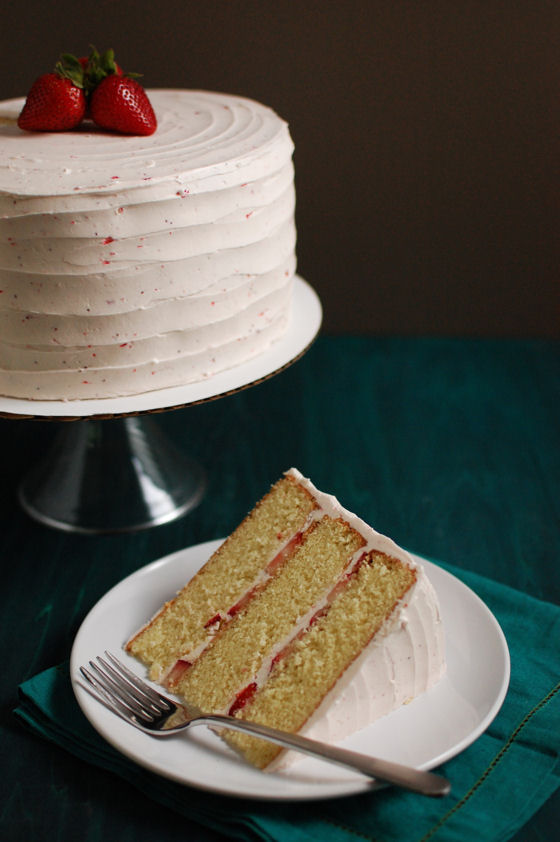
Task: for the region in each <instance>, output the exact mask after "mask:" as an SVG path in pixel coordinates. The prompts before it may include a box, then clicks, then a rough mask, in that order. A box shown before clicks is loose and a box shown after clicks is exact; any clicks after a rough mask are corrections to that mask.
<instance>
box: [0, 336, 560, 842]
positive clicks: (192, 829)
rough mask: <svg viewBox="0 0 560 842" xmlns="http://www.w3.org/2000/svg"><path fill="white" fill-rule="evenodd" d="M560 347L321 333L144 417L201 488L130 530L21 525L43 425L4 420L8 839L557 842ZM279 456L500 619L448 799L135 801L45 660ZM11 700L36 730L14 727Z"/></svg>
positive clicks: (130, 781) (242, 494)
mask: <svg viewBox="0 0 560 842" xmlns="http://www.w3.org/2000/svg"><path fill="white" fill-rule="evenodd" d="M559 362H560V354H559V346H558V344H556V343H552V342H539V341H534V342H508V341H496V342H493V341H474V340H472V341H461V340H436V339H433V340H414V339H409V340H408V339H406V340H405V339H403V340H399V339H368V338H354V339H349V338H322V339H320V340H319V341H318V342H317V343H316V345H315V346H314V347H313V348H312V349H311V351H310V352H309V353H308V355H307V356H306V357H305V358H304V359H303V360H301V361H300V362H299V363H297V364H296V365H295V366H294V367H293V368H291V369H289V370H288V371H286V372H284V373H283V374H282V375H280V376H278V377H276V378H274V379H272V380H270V381H269V382H266V383H264V384H262V385H261V386H259V387H258V388H255V389H251V390H248V391H246V392H244V393H242V394H239V395H235V396H231V397H228V398H225V399H223V400H220V401H217V402H215V403H210V404H206V405H203V406H198V407H193V408H187V409H184V410H179V411H176V412H173V413H169V414H165V415H162V416H160V417H159V418H158V421H159V423H161V425H162V427H163V428H164V430H165V431H166V432H167V433H168V434H169V435H170V436H172V437H173V438H174V439H175V440H176V442H177V443H178V444H179V445H180V446H182V447H183V448H184V449H185V450H186V451H187V452H188V453H189V454H190V455H192V456H195V457H196V458H197V459H198V460H199V461H200V462H202V463H203V464H204V465H205V466H206V467H207V469H208V471H209V475H210V482H209V487H208V492H207V495H206V497H205V499H204V500H203V502H202V503H201V505H200V506H199V508H198V509H196V511H195V512H193V513H192V514H190V515H188V516H187V517H185V518H183V519H182V520H180V521H177V522H176V523H172V524H169V525H167V526H163V527H158V528H157V529H153V530H150V531H148V532H142V533H137V534H133V535H114V536H98V537H87V536H79V535H72V534H65V533H62V532H57V531H54V530H49V529H47V528H44V527H42V526H40V525H38V524H35V523H33V522H32V521H30V520H29V519H28V518H27V517H26V516H25V515H24V514H23V512H22V511H21V510H20V508H19V506H18V504H17V500H16V488H17V483H18V482H19V479H20V478H21V476H22V475H23V473H24V472H25V470H26V469H27V468H28V467H29V465H31V464H32V463H33V461H34V459H35V458H36V455H37V454H38V453H40V452H41V450H42V449H43V447H44V446H45V443H46V442H47V441H48V440H49V439H50V438H51V437H52V435H53V433H54V428H55V427H56V425H53V424H49V423H40V422H37V421H8V420H2V421H0V424H1V425H2V430H3V433H4V436H3V443H4V448H3V451H4V464H3V480H4V482H3V483H2V495H3V499H2V507H1V510H0V517H1V519H2V524H1V527H2V528H1V531H0V534H1V535H2V544H1V549H2V552H1V558H2V565H3V568H2V571H3V593H4V597H5V598H4V607H3V611H2V612H1V614H0V633H1V635H2V639H3V640H4V641H6V642H7V644H8V645H6V647H5V649H4V652H3V655H4V657H3V682H2V688H3V698H2V710H3V715H2V739H1V742H0V745H1V746H2V749H1V750H2V763H3V768H2V772H3V774H2V779H1V781H2V782H1V784H0V792H1V796H2V803H3V811H2V813H1V817H0V835H2V838H6V839H8V840H12V839H13V840H20V839H21V840H28V839H43V838H56V839H57V840H60V841H61V842H66V840H75V839H78V838H79V839H83V840H86V842H94V840H98V839H100V838H108V839H117V838H118V839H122V840H126V839H142V842H152V840H153V841H154V842H155V840H157V842H168V840H169V842H170V840H172V839H175V838H176V837H177V836H178V835H179V834H180V835H181V836H182V837H184V838H189V840H200V842H215V841H216V840H220V839H223V838H224V836H225V837H226V838H232V837H241V838H244V837H248V838H252V837H258V836H261V837H262V838H265V839H267V838H269V839H283V838H286V839H294V840H298V839H309V840H311V839H318V840H323V839H330V838H332V839H350V838H358V839H360V838H365V839H370V840H380V842H381V840H387V842H388V841H389V840H392V839H397V838H398V839H403V840H405V842H406V840H408V839H415V840H419V839H422V838H426V839H427V838H435V839H441V840H447V839H450V840H453V839H465V838H469V839H470V838H472V837H473V836H474V835H475V833H476V836H477V837H480V838H481V839H485V838H488V839H504V840H505V839H509V838H515V840H516V842H520V840H523V842H526V840H527V842H536V840H538V839H548V838H553V835H554V833H555V832H556V830H557V819H558V804H559V801H558V793H556V796H553V797H552V798H549V799H548V800H547V796H549V795H552V793H553V791H554V790H555V788H556V787H557V783H558V766H557V757H558V733H559V731H560V729H559V727H558V725H559V723H558V716H559V713H558V694H557V693H556V692H555V688H556V687H557V684H558V678H559V675H558V673H559V664H558V651H559V643H560V640H559V631H558V607H557V605H558V603H559V602H560V576H559V573H558V557H559V555H560V552H559V551H560V516H559V515H560V512H559V511H558V509H559V500H560V496H559V495H558V477H559V476H560V448H559V436H558V431H559V430H560V394H559V393H560V384H559V372H560V366H559ZM76 423H80V422H76ZM83 423H90V422H83ZM103 423H113V422H112V421H107V422H103ZM291 465H295V466H296V467H299V468H300V469H301V470H302V471H303V472H304V473H305V474H308V475H309V476H311V477H312V478H313V479H314V480H315V482H316V483H317V485H319V487H323V488H325V489H329V490H331V491H333V492H334V493H335V494H337V496H339V497H340V498H341V499H342V500H343V501H344V503H345V504H346V505H347V506H348V507H349V508H351V509H353V510H354V511H357V512H358V513H359V514H361V515H362V516H363V517H365V518H366V519H367V520H368V521H370V522H371V523H372V524H373V525H374V526H376V527H377V528H378V529H380V530H382V531H384V532H387V533H389V534H390V535H392V536H393V537H394V538H395V539H396V540H397V541H398V542H399V543H400V544H402V545H404V546H406V547H408V548H409V549H410V550H412V551H413V552H416V553H418V554H420V555H425V556H427V557H429V558H436V559H441V560H442V561H443V563H445V564H450V565H452V566H453V567H452V569H453V571H454V572H455V573H456V574H457V575H458V576H460V577H461V578H462V579H464V580H465V581H466V582H467V584H469V585H470V586H471V587H473V589H474V590H475V591H477V592H478V593H479V594H480V595H481V597H482V598H483V599H484V600H485V601H486V602H487V603H488V605H489V606H490V608H491V609H492V610H493V611H494V613H495V614H496V616H497V617H498V619H499V620H500V622H501V623H502V626H503V628H504V631H505V632H506V636H507V638H508V642H509V645H510V648H511V652H512V683H511V689H510V692H509V693H508V696H507V698H506V701H505V704H504V706H503V709H502V711H501V712H500V714H499V716H498V717H497V719H496V720H495V722H494V723H493V725H492V726H491V727H490V728H489V729H488V731H487V732H486V734H484V735H483V736H482V737H481V738H480V739H479V740H478V741H477V742H476V743H475V744H474V745H473V746H471V747H470V748H469V749H467V750H466V751H465V752H464V753H463V754H462V755H461V756H459V757H457V758H455V759H453V760H451V761H449V763H447V764H446V766H445V772H446V773H447V774H448V775H449V776H450V777H451V778H452V780H453V785H454V789H453V793H452V795H451V796H449V798H447V799H446V800H445V801H437V802H436V801H429V802H428V801H425V800H424V799H421V798H419V797H417V796H411V795H405V794H403V793H398V792H396V791H393V790H390V791H385V792H383V793H376V794H374V795H371V796H358V797H355V798H350V799H342V800H335V801H332V802H330V803H322V802H321V803H318V804H295V805H282V806H280V805H263V804H257V805H256V804H253V803H251V804H240V803H239V802H233V801H231V800H230V799H226V798H223V797H217V796H213V795H209V794H207V793H200V792H195V791H193V790H189V789H186V788H181V787H174V786H170V785H169V784H167V783H164V782H162V781H161V780H159V779H155V783H156V785H157V788H158V793H157V795H156V798H155V799H152V798H147V797H145V795H144V794H143V793H144V792H145V791H146V788H147V785H148V783H151V782H152V779H151V777H150V776H148V774H147V773H145V772H144V771H143V770H140V769H138V768H137V767H134V766H129V765H128V763H126V762H124V764H123V760H122V758H120V757H118V755H113V754H112V752H111V751H110V750H109V751H108V750H107V747H106V746H105V745H104V744H102V743H101V742H100V741H99V739H98V738H97V737H96V736H95V734H94V733H93V732H92V731H91V730H90V728H89V725H88V724H87V723H85V722H84V720H83V719H82V718H81V717H80V716H78V715H76V710H75V707H74V702H73V698H72V696H71V694H70V693H69V688H68V683H67V680H66V678H65V675H64V670H63V669H60V670H50V668H51V667H52V665H53V664H58V663H64V662H65V661H66V660H67V658H68V655H69V652H70V648H71V644H72V641H73V638H74V636H75V634H76V631H77V629H78V628H79V625H80V623H81V621H82V619H83V617H84V616H85V614H86V613H87V611H88V610H89V609H90V608H91V607H92V605H94V604H95V602H96V601H97V600H98V599H99V598H100V597H101V596H102V595H103V594H104V593H105V592H106V591H107V590H108V589H109V588H110V587H111V586H112V585H114V584H115V583H116V582H118V581H119V580H120V579H122V578H123V576H125V575H127V574H128V573H130V572H132V571H133V570H135V569H137V568H139V567H141V566H142V565H144V564H146V563H148V562H149V561H151V560H153V559H155V558H159V557H161V556H163V555H166V554H168V553H170V552H173V551H174V550H177V549H180V548H182V547H185V546H189V545H192V544H196V543H199V542H201V541H205V540H209V539H212V538H217V537H219V536H222V535H224V534H227V532H228V531H229V530H230V529H231V527H232V525H234V524H235V523H236V522H237V521H238V520H239V519H240V517H241V516H242V515H243V514H244V513H245V512H246V511H247V509H248V508H249V507H250V506H251V505H252V503H253V502H254V500H255V499H257V498H258V497H259V496H260V495H261V493H262V490H263V488H266V487H267V486H268V485H269V484H270V482H272V481H274V479H276V478H277V477H278V476H279V475H280V473H281V472H282V471H283V470H285V469H286V468H287V467H289V466H291ZM504 586H505V587H504ZM18 685H21V686H22V691H21V692H22V694H23V695H22V697H21V698H19V700H18V692H17V688H18ZM55 690H56V698H57V700H58V701H57V705H61V706H62V707H61V709H59V710H58V714H57V715H59V714H60V713H61V711H63V710H65V709H66V707H65V706H67V709H68V711H69V713H70V716H71V718H70V722H71V730H70V731H69V732H67V733H66V734H63V733H62V732H59V733H58V736H57V737H56V739H57V741H58V742H61V743H66V747H67V748H69V749H70V751H62V750H60V748H58V747H57V746H55V745H53V743H52V741H51V740H52V738H53V734H52V733H51V732H50V729H51V728H53V727H55V726H53V721H54V717H53V711H52V707H51V702H52V698H53V695H52V694H53V692H54V691H55ZM18 704H19V705H20V710H21V711H22V714H21V715H22V716H25V717H26V718H29V717H31V718H33V719H34V720H35V722H36V725H37V727H38V728H39V729H43V730H44V732H45V735H47V736H49V740H44V739H39V738H37V735H36V734H35V733H32V732H30V731H29V729H28V728H23V727H22V724H21V719H20V720H19V721H18V720H17V719H16V718H15V717H14V715H13V710H14V708H16V706H17V705H18ZM82 729H83V730H82ZM88 740H91V747H92V749H94V751H95V756H94V757H91V756H89V755H88V757H87V758H84V759H86V760H94V763H91V762H84V760H82V759H81V758H77V757H76V756H75V753H79V752H82V751H85V749H84V746H87V745H88V743H87V741H88ZM96 762H97V763H99V764H100V765H101V766H103V767H104V768H103V769H101V768H99V766H96V765H95V763H96ZM117 767H118V768H117ZM106 768H113V769H114V770H115V771H116V772H117V774H108V773H107V771H105V769H106ZM162 803H165V804H167V805H168V807H167V809H162V806H161V805H162ZM38 804H40V805H41V809H40V810H38V809H36V806H37V805H38ZM541 804H544V806H543V807H542V808H541V809H540V810H539V812H538V813H537V814H536V815H535V811H537V810H538V808H539V805H541ZM482 818H484V821H482ZM484 828H486V829H487V830H484ZM484 833H486V834H487V835H486V836H484Z"/></svg>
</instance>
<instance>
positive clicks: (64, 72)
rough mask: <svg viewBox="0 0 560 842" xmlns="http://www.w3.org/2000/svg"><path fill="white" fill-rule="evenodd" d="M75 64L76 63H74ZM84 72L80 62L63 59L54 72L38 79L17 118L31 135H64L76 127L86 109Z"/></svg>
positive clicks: (21, 126) (19, 124) (20, 124)
mask: <svg viewBox="0 0 560 842" xmlns="http://www.w3.org/2000/svg"><path fill="white" fill-rule="evenodd" d="M74 62H75V63H74ZM83 79H84V75H83V70H82V68H81V65H80V64H79V62H78V60H77V59H74V61H68V60H67V59H66V58H65V57H63V58H62V59H61V60H60V61H59V62H58V63H57V65H56V67H55V69H54V71H53V72H52V73H44V74H43V75H42V76H39V78H38V79H36V80H35V82H34V83H33V85H32V86H31V89H30V91H29V93H28V94H27V99H26V100H25V105H24V106H23V109H22V111H21V113H20V115H19V117H18V126H19V127H20V129H25V130H26V131H30V132H63V131H68V130H69V129H73V128H75V127H76V126H77V125H78V124H79V123H80V122H81V120H82V119H83V116H84V114H85V110H86V95H85V92H84V89H83Z"/></svg>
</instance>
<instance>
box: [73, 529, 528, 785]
mask: <svg viewBox="0 0 560 842" xmlns="http://www.w3.org/2000/svg"><path fill="white" fill-rule="evenodd" d="M223 540H224V539H223V538H219V539H212V540H208V541H203V542H200V543H198V544H193V545H190V546H188V547H185V548H183V549H180V550H176V551H174V552H172V553H169V554H167V555H165V556H162V557H161V558H158V559H155V560H153V561H151V562H148V563H147V564H145V565H143V566H142V567H140V568H138V569H137V570H134V571H132V572H131V573H129V574H128V575H127V576H125V577H123V578H122V579H121V580H120V581H118V582H117V583H115V584H114V585H113V586H112V587H111V588H110V589H109V590H108V591H106V593H105V594H103V596H101V597H100V598H99V600H98V601H97V602H96V603H95V604H94V605H93V606H92V607H91V608H90V610H89V611H88V612H87V614H86V615H85V617H84V619H83V621H82V623H81V624H80V627H79V629H78V631H77V633H76V635H75V637H74V641H73V645H72V650H71V655H70V679H71V684H72V690H73V692H74V696H75V698H76V700H77V703H78V705H79V707H80V709H81V711H82V713H83V714H84V716H85V717H86V719H87V720H88V722H89V723H90V725H92V727H93V728H94V730H95V731H96V732H97V733H98V734H99V735H100V736H101V737H102V738H103V739H104V740H106V742H108V743H109V744H110V745H111V746H112V747H113V748H114V749H115V750H116V751H118V752H119V753H120V754H122V755H124V756H125V757H127V758H128V759H129V760H131V761H132V762H133V763H135V764H136V765H137V766H140V767H143V768H145V769H147V770H149V771H150V772H152V773H154V774H156V775H158V776H160V777H162V778H165V779H168V780H171V781H174V782H175V783H178V784H180V785H184V786H191V787H193V788H195V789H198V790H203V791H206V792H211V793H215V794H220V795H226V796H228V797H233V798H241V799H252V800H257V801H316V800H321V799H325V798H333V797H336V798H338V797H347V796H351V795H357V794H360V793H363V792H372V791H375V790H378V789H382V788H384V786H385V785H384V784H383V783H381V782H376V781H368V780H367V779H365V778H364V779H362V778H355V779H354V778H353V779H351V780H349V781H345V780H343V781H335V782H332V781H326V782H323V783H321V782H319V783H318V784H317V786H318V790H317V791H315V790H314V791H312V792H310V791H307V790H305V785H306V783H307V784H308V785H309V782H303V783H302V782H301V781H296V783H297V787H299V789H297V787H296V791H295V792H291V791H290V792H276V791H275V792H274V793H272V792H268V791H267V792H260V791H258V792H248V791H247V789H246V788H236V787H234V786H232V787H230V788H224V786H222V785H219V784H211V783H208V782H206V781H204V780H203V781H199V780H197V779H196V777H195V776H188V777H187V776H185V775H184V774H183V775H179V774H176V773H175V772H174V771H173V770H166V769H165V768H164V767H162V765H161V763H157V762H151V761H150V760H149V759H146V758H143V757H139V756H138V753H137V752H134V751H132V750H129V749H128V747H127V746H126V745H124V747H123V745H122V741H120V740H119V738H118V729H117V733H116V736H115V734H114V733H113V731H112V730H111V729H109V730H108V729H106V728H104V727H103V725H102V724H101V725H100V723H99V721H98V718H97V717H96V716H95V714H94V715H93V716H92V715H91V712H90V709H89V707H88V703H89V704H90V705H91V710H93V711H95V710H96V705H99V703H98V702H97V703H95V704H92V702H94V699H93V697H92V696H91V694H89V693H88V692H87V689H86V688H85V687H84V684H83V683H81V681H80V677H79V666H80V664H81V663H83V659H82V658H81V657H80V656H79V651H80V646H81V644H82V638H83V637H84V636H85V635H86V633H87V631H88V628H89V626H90V624H91V623H92V622H93V621H94V620H95V616H96V614H97V613H99V612H101V611H102V610H103V608H104V606H105V604H106V603H107V602H110V601H111V600H112V599H114V597H115V595H117V594H118V592H119V591H120V590H125V591H126V589H127V588H128V587H130V585H131V583H132V582H135V581H136V580H139V579H141V578H144V577H145V576H148V577H149V576H151V575H154V574H156V575H157V572H158V570H160V569H165V568H167V567H168V566H169V565H173V564H174V563H180V562H181V561H183V560H184V559H185V557H188V555H189V554H191V553H192V554H200V555H201V558H202V560H201V561H200V563H199V564H198V566H197V567H196V568H195V571H196V569H198V568H199V567H200V566H202V564H204V561H205V559H207V558H208V557H209V556H210V554H211V553H212V552H214V551H215V549H216V548H217V547H218V546H219V545H220V544H221V543H222V542H223ZM409 555H411V557H412V558H413V559H414V560H415V561H416V562H417V563H419V564H421V565H422V566H424V568H425V569H426V572H427V575H428V578H429V579H430V581H432V572H433V571H434V570H435V571H437V574H436V578H437V577H440V578H441V580H442V581H443V582H445V583H447V585H448V586H451V587H452V588H454V589H455V590H456V591H458V592H459V593H460V594H462V595H463V596H466V597H467V598H468V599H469V600H470V601H471V602H473V603H474V604H476V606H477V608H478V610H479V611H482V612H483V614H484V615H485V618H486V620H487V622H489V624H490V626H491V627H492V629H493V631H494V634H495V641H494V642H495V643H497V644H498V646H499V650H500V653H501V655H502V662H501V670H502V673H501V674H502V678H501V684H500V687H499V690H498V692H497V693H496V695H495V697H494V699H493V702H492V704H491V705H490V707H489V709H488V711H487V712H486V714H485V716H483V717H482V718H481V719H480V720H479V721H478V722H477V724H476V726H475V727H474V728H473V729H471V731H470V732H469V733H468V734H467V735H465V736H464V737H463V738H462V739H461V740H460V741H458V742H457V743H455V744H453V745H452V746H449V748H448V749H447V750H445V751H442V752H440V753H439V754H437V755H436V756H434V757H431V758H430V759H429V761H427V762H425V763H423V764H420V765H418V768H420V769H433V768H435V767H437V766H440V765H441V764H442V763H444V762H446V761H447V760H450V759H451V758H453V757H455V756H456V755H458V754H460V753H461V752H462V751H464V750H465V749H466V748H468V746H469V745H471V744H472V743H473V742H475V741H476V740H477V739H478V738H479V737H480V736H481V735H482V734H483V733H484V731H486V729H487V728H488V727H489V725H490V724H491V723H492V721H493V720H494V719H495V717H496V716H497V714H498V712H499V710H500V708H501V707H502V704H503V702H504V699H505V697H506V695H507V691H508V688H509V680H510V674H511V661H510V654H509V648H508V645H507V640H506V637H505V635H504V632H503V630H502V628H501V626H500V624H499V622H498V620H497V619H496V617H495V616H494V614H493V613H492V611H491V610H490V608H489V607H488V606H487V605H486V603H485V602H484V601H483V600H482V599H481V598H480V597H479V596H478V594H476V593H475V591H473V590H472V588H470V587H469V586H468V585H466V584H465V583H464V582H462V581H461V580H460V579H459V578H458V577H457V576H454V575H453V574H452V573H450V572H449V571H448V570H446V569H445V568H443V567H441V566H440V565H439V564H437V563H436V562H434V561H430V560H429V559H427V558H425V557H423V556H419V555H417V554H415V553H412V552H409ZM192 575H194V573H193V574H192ZM183 584H184V582H183ZM432 584H433V581H432ZM440 602H441V600H440ZM144 619H145V618H144ZM142 621H143V620H140V623H141V622H142ZM138 627H139V626H138ZM134 631H135V629H132V630H131V634H132V633H133V632H134ZM123 643H124V640H123V641H121V643H120V647H121V648H122V644H123ZM442 680H443V679H442ZM436 686H437V685H436ZM100 709H101V710H104V709H103V708H100ZM399 710H402V708H400V709H397V710H396V711H393V712H392V714H393V715H394V714H396V713H398V711H399ZM105 713H107V711H106V710H105ZM392 714H391V713H389V714H387V717H390V716H391V715H392ZM387 717H384V718H385V719H386V718H387ZM108 721H109V722H111V721H116V720H111V719H109V720H108ZM120 724H121V722H119V725H120ZM122 726H123V727H126V723H124V722H122ZM137 733H140V732H137ZM142 736H144V735H142ZM146 739H147V740H152V739H153V738H150V737H146ZM344 743H345V741H342V742H341V745H344ZM234 759H235V760H236V758H234ZM219 760H220V756H219V755H217V761H218V762H219ZM239 762H242V761H239ZM244 771H247V772H248V773H250V774H251V775H252V774H256V775H258V776H261V775H262V776H263V777H262V778H261V780H275V781H278V776H277V775H276V774H275V773H268V774H266V773H264V774H263V773H262V772H260V771H259V770H256V769H252V768H251V767H249V768H248V769H244ZM290 771H291V770H288V774H287V775H282V776H281V781H282V782H284V783H286V782H288V786H289V785H290V777H289V772H290ZM230 783H231V782H230ZM292 784H293V781H292Z"/></svg>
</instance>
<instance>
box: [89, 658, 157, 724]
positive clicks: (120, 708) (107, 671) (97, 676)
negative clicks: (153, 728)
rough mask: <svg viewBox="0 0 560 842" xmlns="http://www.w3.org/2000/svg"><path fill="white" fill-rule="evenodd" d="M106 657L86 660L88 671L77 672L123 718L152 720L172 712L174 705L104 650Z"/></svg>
mask: <svg viewBox="0 0 560 842" xmlns="http://www.w3.org/2000/svg"><path fill="white" fill-rule="evenodd" d="M105 656H106V659H107V660H105V659H104V658H102V657H101V656H99V655H98V656H97V657H96V658H95V660H92V661H89V668H90V669H89V670H88V669H87V668H86V667H83V666H82V667H80V672H81V674H82V675H83V677H84V678H85V679H86V681H87V682H88V683H89V684H90V686H91V687H93V688H94V689H95V690H96V692H97V693H98V694H100V695H101V697H102V700H103V701H104V702H105V703H107V704H108V705H109V706H110V707H111V708H112V709H113V710H115V709H116V710H117V712H119V713H120V714H121V715H124V716H125V717H126V718H130V717H133V718H137V717H139V718H141V719H144V720H151V721H153V720H155V719H157V718H158V717H160V716H161V714H162V713H164V712H168V713H171V711H172V710H173V706H172V705H170V703H169V702H168V700H167V699H166V698H165V696H162V695H161V694H160V693H158V692H156V691H155V690H154V689H152V688H151V687H149V686H148V685H147V684H145V683H144V682H143V681H141V680H140V679H139V678H138V677H137V676H136V675H134V673H133V672H131V670H129V669H128V668H127V667H125V666H124V664H121V663H120V661H118V660H117V658H115V656H114V655H112V654H111V652H108V651H105Z"/></svg>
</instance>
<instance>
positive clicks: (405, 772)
mask: <svg viewBox="0 0 560 842" xmlns="http://www.w3.org/2000/svg"><path fill="white" fill-rule="evenodd" d="M195 723H197V724H198V723H200V724H205V725H222V726H224V725H225V726H227V727H228V728H230V729H231V730H232V731H244V732H245V733H249V734H254V735H255V736H257V737H262V738H263V739H265V740H268V741H269V742H272V743H276V744H277V745H280V746H282V747H283V748H294V749H296V750H297V751H300V752H303V753H304V754H309V755H311V756H312V757H320V758H322V759H323V760H329V761H330V762H331V763H336V764H337V765H339V766H345V767H347V768H349V769H354V770H357V771H358V772H362V773H363V774H364V775H368V776H369V777H372V778H377V779H378V780H382V781H385V782H386V783H391V784H396V785H397V786H400V787H403V788H404V789H409V790H412V791H413V792H419V793H421V794H422V795H430V796H442V795H447V794H448V793H449V791H450V789H451V786H450V783H449V781H448V780H447V779H446V778H444V777H442V776H441V775H436V774H434V773H433V772H424V771H421V770H419V769H413V768H412V767H410V766H403V765H402V764H400V763H393V762H392V761H390V760H381V759H379V758H376V757H369V756H367V755H365V754H360V753H359V752H357V751H349V750H348V749H345V748H339V747H338V746H331V745H328V744H327V743H321V742H319V741H317V740H310V739H309V738H308V737H302V736H300V735H299V734H290V733H287V732H286V731H278V730H277V729H276V728H270V727H269V726H268V725H261V724H259V723H258V722H249V721H247V720H244V719H237V717H235V716H227V715H220V714H207V715H204V716H200V717H198V716H197V717H196V719H193V720H192V722H191V724H192V725H194V724H195Z"/></svg>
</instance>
